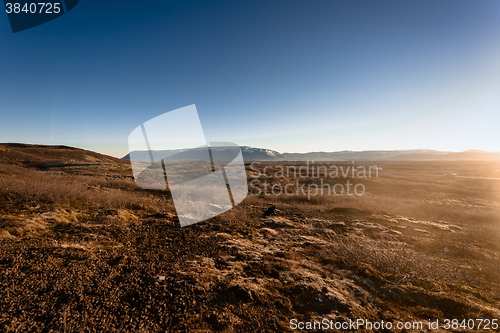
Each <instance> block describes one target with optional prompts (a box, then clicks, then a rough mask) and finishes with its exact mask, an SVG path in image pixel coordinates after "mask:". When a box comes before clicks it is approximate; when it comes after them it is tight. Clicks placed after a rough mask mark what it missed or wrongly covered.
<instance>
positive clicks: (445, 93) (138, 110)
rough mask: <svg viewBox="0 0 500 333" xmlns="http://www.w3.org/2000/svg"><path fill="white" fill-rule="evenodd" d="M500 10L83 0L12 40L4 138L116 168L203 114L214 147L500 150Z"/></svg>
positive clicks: (416, 4)
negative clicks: (164, 132) (144, 143)
mask: <svg viewBox="0 0 500 333" xmlns="http://www.w3.org/2000/svg"><path fill="white" fill-rule="evenodd" d="M499 11H500V2H498V1H314V2H310V1H273V2H270V1H252V2H245V3H243V2H234V1H217V2H207V1H189V2H186V1H148V2H147V4H142V3H138V2H135V1H134V2H132V1H104V2H102V1H101V2H98V1H82V2H81V3H80V4H79V5H78V7H77V8H75V10H72V11H71V12H69V13H68V14H67V15H64V16H63V17H61V18H58V19H56V20H54V21H51V22H49V23H47V24H44V25H41V26H39V27H37V28H35V29H30V30H26V31H22V32H19V33H16V34H13V33H12V32H11V30H10V27H9V23H8V18H7V15H0V45H1V48H0V114H1V116H2V120H1V122H0V142H25V143H41V144H62V145H70V146H76V147H81V148H85V149H90V150H94V151H98V152H102V153H105V154H110V155H113V156H118V157H121V156H124V155H125V154H127V152H128V148H127V136H128V134H129V133H130V132H131V131H132V130H133V129H134V128H135V127H136V126H138V125H139V124H141V123H143V122H144V121H146V120H148V119H150V118H152V117H155V116H157V115H159V114H162V113H164V112H167V111H170V110H174V109H177V108H180V107H183V106H186V105H191V104H196V106H197V109H198V112H199V114H200V118H201V121H202V123H203V125H204V131H205V135H206V137H207V139H208V140H209V141H217V140H224V141H231V142H235V143H237V144H239V145H248V146H256V147H265V148H270V149H274V150H277V151H280V152H306V151H336V150H345V149H349V150H379V149H420V148H426V149H437V150H447V151H464V150H468V149H481V150H488V151H498V150H499V149H498V142H500V136H499V134H498V133H499V132H498V126H497V125H498V124H497V121H496V120H497V115H498V112H499V111H500V110H499V109H500V99H499V97H498V96H499V94H498V91H499V90H500V60H499V59H500V46H499V43H498V40H499V36H500V20H498V13H499Z"/></svg>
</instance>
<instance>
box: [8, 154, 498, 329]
mask: <svg viewBox="0 0 500 333" xmlns="http://www.w3.org/2000/svg"><path fill="white" fill-rule="evenodd" d="M301 163H302V164H297V165H296V166H302V165H305V164H304V162H301ZM377 163H378V164H377V165H378V166H381V167H382V170H380V171H379V173H378V177H376V176H374V175H372V176H371V177H367V176H366V175H365V177H361V176H362V175H361V176H360V175H359V174H358V173H356V174H355V176H354V177H353V174H352V173H351V174H350V175H348V177H347V178H344V177H342V175H340V177H339V178H334V177H332V175H331V174H330V175H329V174H325V173H324V172H323V173H322V172H319V174H314V173H312V172H311V173H308V172H307V171H305V170H307V169H302V171H303V173H302V174H297V173H295V174H294V173H293V172H289V173H288V174H280V173H279V171H280V168H281V169H282V168H283V167H286V166H291V165H294V164H293V163H288V164H287V163H285V162H282V163H281V164H273V163H271V162H268V163H267V164H264V163H262V164H259V163H254V164H253V165H248V169H247V171H248V180H249V181H253V183H251V184H252V185H251V187H250V192H251V193H252V195H249V196H248V197H247V199H245V200H244V201H243V203H242V204H240V205H239V206H237V207H236V208H234V209H233V210H230V211H228V212H226V213H224V214H222V215H221V216H218V217H215V218H212V219H210V220H208V221H205V222H202V223H199V224H196V225H191V226H188V227H185V228H181V227H180V226H179V223H178V221H177V218H176V215H175V209H174V207H173V203H172V199H171V197H170V195H169V192H168V191H146V190H142V189H140V188H138V187H136V186H135V184H134V181H133V179H132V173H131V170H130V165H129V162H125V161H121V160H118V159H114V158H111V157H107V156H103V155H99V154H97V153H92V152H88V151H82V150H78V149H73V148H68V147H43V146H25V145H7V144H4V145H0V332H170V331H172V332H177V331H186V332H206V331H222V332H234V331H240V332H272V331H290V330H291V324H290V321H291V320H292V319H296V320H297V321H296V323H298V322H300V321H302V322H313V321H321V320H323V319H326V320H332V321H333V322H338V323H340V322H343V321H347V322H348V321H349V320H357V319H366V320H370V321H372V322H381V321H382V320H383V321H384V322H391V323H394V325H396V323H397V322H407V324H408V325H409V324H411V325H412V328H410V329H407V330H398V329H396V328H393V329H390V330H389V329H386V330H383V329H373V330H370V331H376V332H390V331H393V332H404V331H408V332H420V331H423V332H426V331H428V322H429V320H430V321H431V322H433V321H435V320H438V319H439V320H440V329H436V330H433V332H438V331H446V330H445V326H444V324H445V322H444V320H445V319H450V320H451V319H458V320H459V323H462V320H463V319H484V321H479V320H477V321H473V322H472V324H473V325H475V329H474V330H472V329H464V328H463V327H462V328H461V327H460V325H458V326H456V327H455V329H451V328H450V329H449V330H447V331H475V332H479V331H487V330H486V326H485V325H486V322H487V321H488V320H493V319H500V259H499V255H500V221H499V218H500V180H498V178H500V172H499V171H498V170H499V169H500V163H499V162H477V161H476V162H466V161H464V162H453V161H448V162H409V161H406V162H396V161H393V162H387V163H385V164H384V163H381V162H377ZM323 165H324V166H327V167H328V168H330V167H331V166H332V164H331V163H330V164H326V162H323ZM356 165H366V166H368V165H370V163H369V162H366V163H361V162H359V163H358V162H356ZM338 166H343V167H347V166H352V164H350V163H344V164H339V165H338ZM309 167H311V166H309ZM264 168H266V169H265V174H264V173H263V171H264ZM356 168H357V170H359V169H360V168H359V167H356ZM256 170H258V171H256ZM328 170H332V169H331V168H330V169H328ZM261 171H262V172H261ZM323 171H324V169H323ZM304 172H305V173H304ZM451 173H454V174H456V176H455V175H451ZM445 174H448V175H447V176H445ZM347 180H350V181H351V182H352V183H353V184H363V186H364V188H365V193H364V194H363V195H346V194H344V195H338V196H337V195H335V194H334V193H330V194H328V193H325V192H323V195H321V194H320V193H317V194H315V195H311V194H312V193H311V192H309V193H308V194H307V193H306V194H304V193H303V192H300V191H299V192H294V194H293V195H287V194H284V193H282V194H280V191H278V190H279V189H283V188H284V187H285V186H286V185H287V184H291V185H290V186H289V187H287V190H289V192H290V191H293V190H295V189H296V187H297V186H302V185H305V186H306V188H307V186H309V189H311V190H313V189H316V187H315V186H323V187H325V184H328V185H329V186H330V188H332V187H333V186H334V185H335V184H338V183H342V184H345V183H346V181H347ZM265 184H268V185H269V184H271V185H275V187H274V194H272V193H268V192H265V188H266V186H268V185H265ZM311 186H312V187H311ZM336 189H339V187H337V188H336ZM358 189H360V187H358ZM266 193H267V194H266ZM337 193H338V192H337ZM269 207H271V209H268V208H269ZM266 211H267V213H266V214H264V212H266ZM265 215H266V216H265ZM479 323H481V325H483V327H481V328H479ZM491 323H492V322H490V326H489V328H490V330H489V331H498V329H493V328H494V327H493V325H492V324H491ZM469 325H471V322H469ZM469 327H470V326H469ZM359 328H360V329H359V330H358V331H360V332H361V331H364V330H363V328H365V327H359ZM310 331H314V330H310ZM330 331H332V332H333V331H335V330H330Z"/></svg>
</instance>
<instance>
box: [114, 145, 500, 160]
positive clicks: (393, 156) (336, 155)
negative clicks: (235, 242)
mask: <svg viewBox="0 0 500 333" xmlns="http://www.w3.org/2000/svg"><path fill="white" fill-rule="evenodd" d="M240 148H241V152H242V154H243V159H244V160H245V161H246V162H252V161H304V160H310V161H311V160H314V161H459V160H471V161H482V160H484V161H486V160H499V161H500V152H496V153H493V152H486V151H480V150H468V151H464V152H458V153H457V152H445V151H436V150H429V149H416V150H365V151H351V150H344V151H335V152H309V153H280V152H277V151H275V150H271V149H265V148H254V147H248V146H241V147H240ZM211 149H212V151H216V152H217V154H218V156H224V154H225V153H226V154H227V155H233V154H234V147H215V148H211ZM152 154H153V155H158V156H161V155H166V156H171V155H176V156H177V158H178V159H181V160H193V159H196V157H197V156H200V152H199V150H198V149H189V150H185V149H180V150H166V151H153V152H152ZM134 155H135V157H134V158H135V159H139V160H144V161H148V160H149V159H150V153H149V152H148V151H136V152H134ZM122 159H123V160H129V159H130V154H127V155H126V156H124V157H123V158H122Z"/></svg>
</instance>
